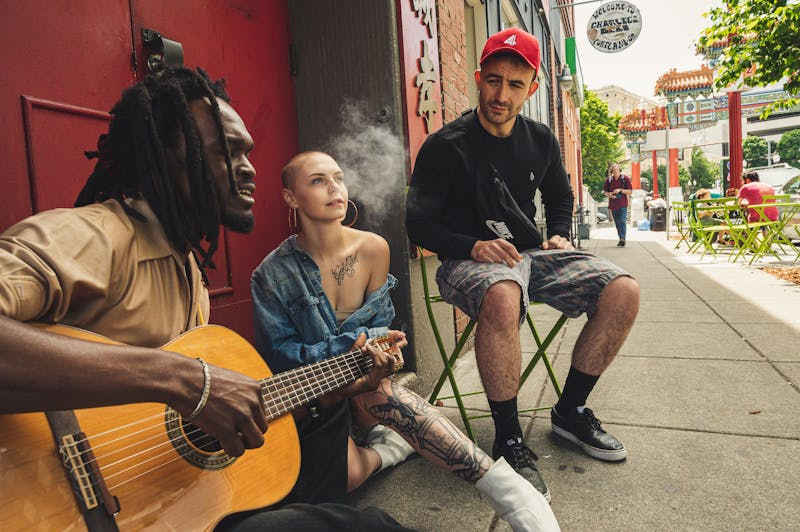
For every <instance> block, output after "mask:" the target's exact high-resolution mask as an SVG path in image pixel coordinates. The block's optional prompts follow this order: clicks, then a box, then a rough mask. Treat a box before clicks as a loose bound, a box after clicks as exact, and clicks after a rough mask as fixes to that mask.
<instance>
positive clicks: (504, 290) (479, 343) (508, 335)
mask: <svg viewBox="0 0 800 532" xmlns="http://www.w3.org/2000/svg"><path fill="white" fill-rule="evenodd" d="M521 298H522V291H521V289H520V287H519V285H518V284H517V283H515V282H514V281H501V282H499V283H496V284H493V285H492V286H491V287H490V288H489V289H488V290H487V291H486V294H485V295H484V296H483V302H482V303H481V310H480V319H479V320H478V325H477V327H476V330H475V358H476V360H477V363H478V372H479V373H480V375H481V382H483V387H484V389H485V390H486V396H487V397H488V399H489V400H490V401H506V400H508V399H511V398H513V397H516V396H517V391H518V389H519V375H520V371H521V369H520V368H521V364H522V362H521V358H522V355H521V351H520V344H519V315H520V308H519V306H520V301H521Z"/></svg>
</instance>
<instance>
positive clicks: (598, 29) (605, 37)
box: [586, 0, 642, 53]
mask: <svg viewBox="0 0 800 532" xmlns="http://www.w3.org/2000/svg"><path fill="white" fill-rule="evenodd" d="M641 31H642V15H641V14H640V13H639V8H638V7H636V6H635V5H633V4H631V3H630V2H625V1H621V0H620V1H615V2H606V3H605V4H603V5H601V6H600V7H598V8H597V9H596V10H595V12H594V13H592V16H591V17H589V23H588V25H587V26H586V34H587V36H588V37H589V42H590V43H592V46H594V47H595V48H596V49H597V50H600V51H601V52H606V53H615V52H621V51H622V50H624V49H626V48H627V47H628V46H630V45H631V44H633V41H635V40H636V38H637V37H638V36H639V33H641Z"/></svg>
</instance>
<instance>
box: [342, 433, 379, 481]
mask: <svg viewBox="0 0 800 532" xmlns="http://www.w3.org/2000/svg"><path fill="white" fill-rule="evenodd" d="M380 467H381V457H380V456H379V455H378V453H377V452H375V451H374V450H372V449H370V448H368V447H359V446H358V445H356V442H355V441H353V438H350V437H348V438H347V493H350V492H351V491H353V490H355V489H356V488H357V487H359V486H360V485H361V484H363V483H364V482H365V481H366V480H367V479H368V478H369V477H370V476H371V475H372V474H373V473H374V472H375V471H377V470H378V468H380Z"/></svg>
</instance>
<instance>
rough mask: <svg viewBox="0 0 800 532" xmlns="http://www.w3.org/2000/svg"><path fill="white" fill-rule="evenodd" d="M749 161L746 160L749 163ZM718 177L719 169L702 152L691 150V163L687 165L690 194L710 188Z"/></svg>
mask: <svg viewBox="0 0 800 532" xmlns="http://www.w3.org/2000/svg"><path fill="white" fill-rule="evenodd" d="M749 160H750V159H748V161H749ZM720 177H721V176H720V167H719V165H716V164H714V163H712V162H711V161H709V160H708V159H706V156H705V154H704V153H703V150H701V149H700V148H697V147H695V148H692V163H691V164H690V165H689V178H690V181H691V182H693V185H692V187H691V189H690V192H694V191H695V190H697V189H698V188H712V187H713V186H714V185H715V183H716V181H717V179H719V178H720Z"/></svg>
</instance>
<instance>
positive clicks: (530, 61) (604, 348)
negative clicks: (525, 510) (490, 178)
mask: <svg viewBox="0 0 800 532" xmlns="http://www.w3.org/2000/svg"><path fill="white" fill-rule="evenodd" d="M539 60H540V54H539V41H538V39H536V37H535V36H533V35H531V34H529V33H527V32H526V31H524V30H521V29H519V28H508V29H505V30H503V31H501V32H499V33H496V34H494V35H492V36H491V37H490V38H489V40H487V42H486V44H485V45H484V48H483V53H482V54H481V59H480V69H479V70H477V71H476V72H475V83H476V86H477V89H478V96H479V98H478V99H479V102H478V108H477V110H474V111H473V110H471V111H468V112H466V113H464V114H462V116H461V117H459V118H457V119H456V120H454V121H452V122H450V123H448V124H446V125H445V126H444V127H442V128H441V129H439V130H438V131H436V132H435V133H432V134H431V135H428V137H427V138H426V139H425V142H424V143H423V145H422V147H421V148H420V150H419V153H418V154H417V158H416V161H415V163H414V172H413V175H412V178H411V185H410V187H409V191H408V198H407V202H406V229H407V230H408V236H409V238H410V239H411V240H412V241H413V242H414V243H416V244H418V245H420V246H422V247H424V248H425V249H428V250H431V251H433V252H435V253H437V254H438V255H439V258H440V259H441V260H442V264H441V266H440V267H439V269H438V270H437V272H436V280H437V283H438V285H439V293H440V294H441V295H442V298H443V299H444V300H445V301H447V302H448V303H450V304H452V305H455V306H457V307H458V308H460V309H461V310H462V311H463V312H464V313H466V314H467V315H468V316H469V317H470V318H472V319H473V320H476V321H477V326H476V328H475V357H476V359H477V365H478V371H479V373H480V377H481V381H482V383H483V387H484V389H485V390H486V395H487V398H488V400H489V407H490V409H491V415H492V419H493V421H494V427H495V438H494V444H493V446H492V455H493V457H494V458H499V457H501V456H502V457H504V458H505V459H506V461H508V462H509V463H511V464H512V467H514V469H515V470H517V471H518V472H520V473H521V474H522V475H523V476H525V478H527V479H529V480H530V482H531V483H532V484H534V485H535V486H536V487H537V489H539V490H540V491H541V492H542V493H549V490H548V489H547V486H546V484H545V482H544V480H543V479H542V477H541V475H540V473H539V471H538V469H537V467H536V460H537V457H536V454H535V453H534V452H533V450H531V449H530V448H529V447H528V446H527V445H526V444H525V442H524V441H523V431H522V427H521V425H520V422H519V415H518V414H519V413H518V409H517V394H518V391H519V377H520V372H521V367H522V363H521V359H522V354H521V347H520V335H519V329H520V326H521V325H522V324H523V323H525V316H526V315H527V312H528V304H529V301H537V302H542V303H547V304H548V305H550V306H552V307H553V308H555V309H556V310H558V311H559V312H562V313H564V314H565V315H566V316H568V317H573V318H574V317H578V316H580V315H581V314H584V313H585V314H586V315H587V317H588V321H587V322H586V324H585V325H584V327H583V330H582V331H581V333H580V335H579V336H578V339H577V341H576V342H575V347H574V349H573V352H572V360H571V367H570V369H569V374H568V375H567V379H566V383H565V385H564V389H563V393H562V394H561V397H560V398H559V400H558V402H557V403H556V405H554V407H553V408H552V409H551V411H550V420H551V427H552V430H553V432H554V433H555V434H557V435H559V436H560V437H562V438H564V439H565V440H567V441H570V442H572V443H574V444H575V445H577V446H578V447H579V448H580V449H582V450H583V451H584V452H586V453H587V454H589V455H590V456H592V457H594V458H597V459H599V460H607V461H614V462H616V461H621V460H624V459H625V458H626V457H627V449H626V448H625V446H624V445H623V444H622V442H620V441H619V440H618V439H617V438H615V437H614V436H612V435H611V434H609V433H608V432H606V431H605V430H603V428H602V424H601V422H600V420H598V419H597V417H595V415H594V413H593V412H592V410H591V409H590V408H587V407H586V402H587V399H588V397H589V395H590V394H591V392H592V390H593V389H594V387H595V385H596V384H597V382H598V380H599V378H600V376H601V375H602V374H603V372H604V371H605V370H606V369H607V368H608V367H609V365H610V364H611V363H612V361H613V360H614V357H615V356H616V355H617V353H618V352H619V349H620V347H621V346H622V344H623V342H624V341H625V338H626V337H627V335H628V332H629V331H630V330H631V328H632V327H633V323H634V321H635V319H636V315H637V313H638V310H639V285H638V283H637V282H636V281H635V280H634V279H633V278H632V277H631V276H630V275H629V274H628V273H627V272H625V271H624V270H623V269H622V268H620V267H619V266H617V265H615V264H612V263H611V262H609V261H607V260H605V259H602V258H600V257H597V256H596V255H593V254H591V253H588V252H585V251H576V250H575V249H574V248H573V246H572V244H571V243H570V240H569V237H570V227H571V223H572V213H573V208H574V203H575V201H574V196H573V193H572V187H571V185H570V180H569V176H568V175H567V172H566V170H565V169H564V165H563V162H562V157H561V149H560V148H559V144H558V139H557V138H556V136H555V135H554V134H553V132H552V131H551V130H550V129H549V128H548V127H547V126H546V125H544V124H542V123H539V122H536V121H534V120H531V119H529V118H527V117H525V116H524V115H522V114H520V111H521V110H522V108H523V105H524V104H525V101H526V100H527V99H528V98H529V97H531V96H532V95H533V94H534V92H536V90H537V88H538V82H537V71H538V68H539ZM487 166H490V167H493V168H494V169H495V170H496V171H497V173H499V175H500V176H502V177H503V178H504V180H505V182H506V184H507V186H508V189H509V193H510V195H511V196H512V198H511V199H512V201H513V202H515V203H516V204H517V206H518V207H519V210H521V211H523V214H524V215H525V216H527V217H528V219H529V221H530V223H533V217H534V214H535V210H536V209H535V205H534V197H535V195H536V192H537V190H538V191H539V192H540V193H541V199H542V204H543V205H544V211H545V218H546V225H547V236H546V239H545V240H544V241H543V242H542V243H541V244H539V245H537V244H535V243H532V241H531V240H528V241H527V242H526V241H525V240H523V241H522V242H523V243H520V240H519V239H516V240H515V241H514V242H512V241H510V240H509V239H507V238H508V237H509V234H511V232H510V231H509V230H508V227H507V226H506V224H505V222H502V226H503V227H502V229H503V230H502V231H498V230H497V226H498V224H497V223H496V221H495V220H494V219H492V218H490V215H491V213H486V211H485V210H484V211H482V210H481V209H480V206H481V205H482V203H483V202H482V201H480V200H481V199H482V196H480V195H479V192H478V186H479V184H480V183H485V182H486V179H482V178H485V175H484V172H483V169H484V168H486V167H487ZM482 212H483V214H482ZM506 212H507V211H506ZM503 214H505V213H503ZM510 219H511V218H510V217H506V220H510ZM520 234H521V233H520ZM512 236H513V234H512ZM517 245H519V247H520V249H518V248H517ZM619 393H620V394H621V392H619ZM620 396H621V395H620Z"/></svg>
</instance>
